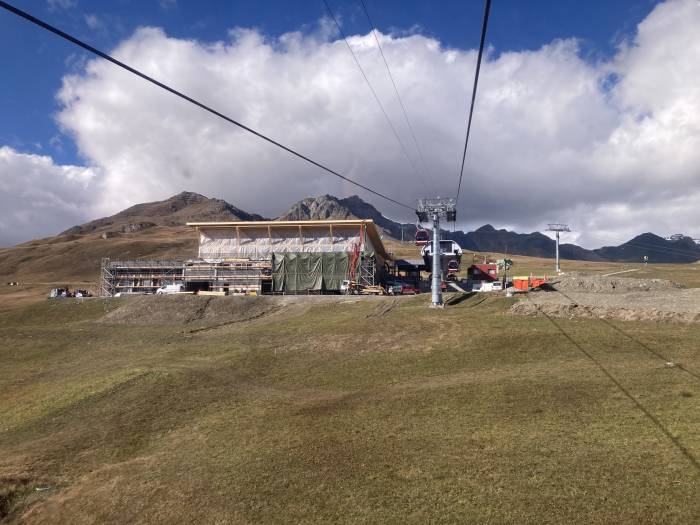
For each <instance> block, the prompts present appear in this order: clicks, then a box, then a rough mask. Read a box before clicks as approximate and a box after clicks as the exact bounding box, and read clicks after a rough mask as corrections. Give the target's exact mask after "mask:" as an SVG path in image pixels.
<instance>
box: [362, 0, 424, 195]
mask: <svg viewBox="0 0 700 525" xmlns="http://www.w3.org/2000/svg"><path fill="white" fill-rule="evenodd" d="M360 3H361V4H362V9H363V10H364V12H365V15H366V16H367V21H368V22H369V25H370V27H371V28H372V34H373V35H374V40H375V41H376V42H377V47H378V48H379V53H380V54H381V55H382V60H383V61H384V66H385V67H386V72H387V73H388V75H389V79H390V80H391V85H392V86H394V93H396V98H397V99H398V101H399V104H400V105H401V111H402V113H403V116H404V119H405V120H406V125H407V126H408V130H409V132H410V133H411V137H412V138H413V144H414V145H415V146H416V151H417V152H418V156H419V157H420V160H421V163H422V164H423V171H424V172H425V174H426V176H427V177H428V182H430V185H431V187H433V185H432V179H433V176H432V174H431V173H430V170H429V169H428V166H427V165H426V163H425V158H424V157H423V151H422V150H421V148H420V146H419V145H418V140H417V139H416V134H415V132H414V131H413V125H412V124H411V120H410V119H409V118H408V112H407V111H406V106H405V105H404V103H403V99H402V98H401V95H400V94H399V88H398V87H397V86H396V81H395V80H394V75H392V74H391V68H389V62H387V60H386V56H384V50H383V49H382V45H381V44H380V43H379V36H378V35H377V28H376V27H375V25H374V23H373V22H372V18H371V17H370V16H369V11H368V10H367V6H366V5H365V0H360Z"/></svg>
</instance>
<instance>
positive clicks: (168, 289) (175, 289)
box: [156, 284, 185, 295]
mask: <svg viewBox="0 0 700 525" xmlns="http://www.w3.org/2000/svg"><path fill="white" fill-rule="evenodd" d="M184 291H185V287H184V286H182V285H181V284H166V285H165V286H161V287H160V288H158V289H157V290H156V294H158V295H163V294H169V293H180V292H184Z"/></svg>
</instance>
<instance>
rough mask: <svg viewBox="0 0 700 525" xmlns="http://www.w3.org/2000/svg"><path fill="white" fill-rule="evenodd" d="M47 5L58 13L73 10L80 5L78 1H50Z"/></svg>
mask: <svg viewBox="0 0 700 525" xmlns="http://www.w3.org/2000/svg"><path fill="white" fill-rule="evenodd" d="M47 4H48V6H49V9H50V10H51V11H57V10H59V9H72V8H73V7H75V6H76V5H78V0H48V1H47Z"/></svg>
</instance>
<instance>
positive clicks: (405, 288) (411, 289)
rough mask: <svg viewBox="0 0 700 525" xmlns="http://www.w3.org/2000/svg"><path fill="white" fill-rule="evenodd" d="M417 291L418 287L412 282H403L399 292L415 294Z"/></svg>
mask: <svg viewBox="0 0 700 525" xmlns="http://www.w3.org/2000/svg"><path fill="white" fill-rule="evenodd" d="M418 292H419V290H418V288H417V287H416V286H415V285H413V284H408V283H404V284H403V285H402V287H401V293H402V294H403V295H416V294H417V293H418Z"/></svg>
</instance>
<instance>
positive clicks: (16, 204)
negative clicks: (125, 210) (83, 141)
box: [0, 146, 99, 246]
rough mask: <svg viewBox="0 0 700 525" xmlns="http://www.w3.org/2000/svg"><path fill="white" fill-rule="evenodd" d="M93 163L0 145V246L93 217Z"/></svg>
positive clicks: (54, 232) (44, 234) (51, 232)
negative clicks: (71, 162) (59, 160)
mask: <svg viewBox="0 0 700 525" xmlns="http://www.w3.org/2000/svg"><path fill="white" fill-rule="evenodd" d="M98 180H99V177H98V174H97V172H96V170H94V169H92V168H85V167H82V166H59V165H56V164H54V162H53V161H52V160H51V158H50V157H46V156H42V155H32V154H25V153H19V152H17V151H15V150H14V149H12V148H9V147H7V146H5V147H1V148H0V209H1V210H2V214H1V215H0V246H3V245H7V244H12V243H17V242H21V241H25V240H28V239H32V238H36V237H42V236H46V235H49V234H51V235H52V234H56V233H59V232H60V231H62V230H65V229H67V228H69V227H70V226H72V225H74V224H78V223H81V222H84V221H85V220H87V219H89V218H91V215H92V214H93V213H94V212H95V210H94V209H92V208H91V198H90V195H91V192H92V191H93V189H94V190H95V191H97V188H96V186H97V184H98Z"/></svg>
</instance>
